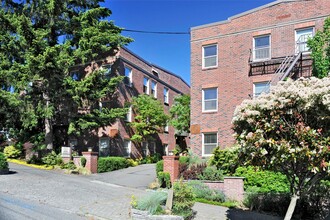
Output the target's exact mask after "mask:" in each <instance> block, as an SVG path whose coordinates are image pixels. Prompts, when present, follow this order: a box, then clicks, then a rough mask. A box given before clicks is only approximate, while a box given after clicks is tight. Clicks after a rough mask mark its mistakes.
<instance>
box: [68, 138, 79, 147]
mask: <svg viewBox="0 0 330 220" xmlns="http://www.w3.org/2000/svg"><path fill="white" fill-rule="evenodd" d="M77 145H78V140H77V139H76V138H71V139H69V147H71V148H74V147H77Z"/></svg>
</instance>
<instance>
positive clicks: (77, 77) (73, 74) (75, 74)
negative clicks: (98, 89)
mask: <svg viewBox="0 0 330 220" xmlns="http://www.w3.org/2000/svg"><path fill="white" fill-rule="evenodd" d="M70 74H71V77H72V79H73V80H74V81H80V80H81V78H82V76H81V74H80V73H79V72H71V73H70Z"/></svg>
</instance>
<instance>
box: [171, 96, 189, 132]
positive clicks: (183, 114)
mask: <svg viewBox="0 0 330 220" xmlns="http://www.w3.org/2000/svg"><path fill="white" fill-rule="evenodd" d="M170 114H171V121H170V123H171V125H172V126H173V127H174V128H175V129H176V130H177V132H179V133H184V132H186V133H189V131H190V96H189V95H180V96H177V97H175V98H174V105H173V106H172V107H171V109H170Z"/></svg>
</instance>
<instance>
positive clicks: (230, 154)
mask: <svg viewBox="0 0 330 220" xmlns="http://www.w3.org/2000/svg"><path fill="white" fill-rule="evenodd" d="M210 165H214V166H216V167H217V168H218V169H219V170H222V172H223V173H224V174H233V173H235V170H236V168H237V166H238V148H236V147H231V148H226V149H220V147H217V148H215V149H214V151H213V156H212V157H211V159H210Z"/></svg>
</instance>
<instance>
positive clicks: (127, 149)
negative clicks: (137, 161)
mask: <svg viewBox="0 0 330 220" xmlns="http://www.w3.org/2000/svg"><path fill="white" fill-rule="evenodd" d="M130 145H131V142H130V141H129V140H124V152H123V155H124V156H126V157H129V156H130Z"/></svg>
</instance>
